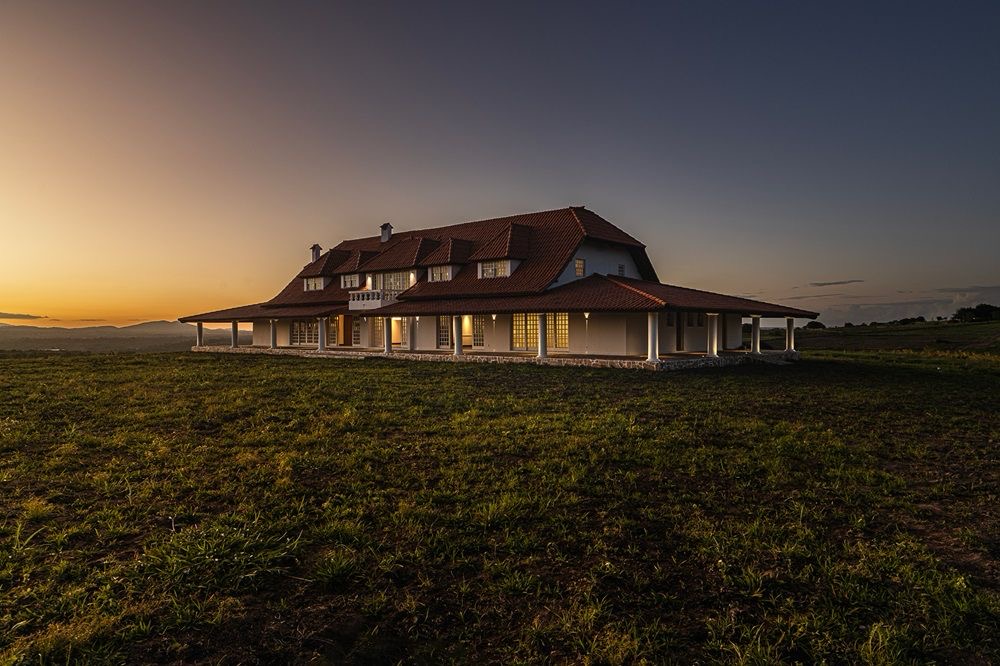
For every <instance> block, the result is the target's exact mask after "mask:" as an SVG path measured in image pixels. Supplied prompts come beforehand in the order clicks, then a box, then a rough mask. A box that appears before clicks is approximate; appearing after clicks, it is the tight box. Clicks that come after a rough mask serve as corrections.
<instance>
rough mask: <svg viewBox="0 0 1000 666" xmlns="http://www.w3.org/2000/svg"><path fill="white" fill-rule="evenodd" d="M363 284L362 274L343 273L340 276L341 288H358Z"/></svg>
mask: <svg viewBox="0 0 1000 666" xmlns="http://www.w3.org/2000/svg"><path fill="white" fill-rule="evenodd" d="M360 284H361V276H360V275H358V274H357V273H354V274H353V275H341V276H340V288H341V289H357V288H358V285H360Z"/></svg>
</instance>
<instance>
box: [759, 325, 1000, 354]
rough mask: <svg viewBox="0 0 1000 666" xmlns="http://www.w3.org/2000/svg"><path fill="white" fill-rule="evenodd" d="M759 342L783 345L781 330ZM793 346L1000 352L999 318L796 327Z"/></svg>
mask: <svg viewBox="0 0 1000 666" xmlns="http://www.w3.org/2000/svg"><path fill="white" fill-rule="evenodd" d="M762 341H763V342H765V343H767V342H770V343H771V346H773V347H774V348H776V349H780V348H783V346H784V331H782V330H776V329H771V330H769V331H767V335H766V336H762ZM795 345H796V347H798V348H799V349H802V350H812V349H837V350H840V351H875V350H881V351H886V350H903V349H908V350H912V351H924V350H932V351H959V352H989V353H993V354H997V353H1000V321H994V322H981V323H979V322H977V323H955V322H926V323H919V324H905V325H902V326H899V325H897V326H889V325H879V326H853V327H851V328H842V327H838V328H826V329H799V330H797V331H796V332H795Z"/></svg>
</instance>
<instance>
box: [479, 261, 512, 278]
mask: <svg viewBox="0 0 1000 666" xmlns="http://www.w3.org/2000/svg"><path fill="white" fill-rule="evenodd" d="M509 266H510V264H508V263H507V260H506V259H499V260H497V261H481V262H479V269H480V271H481V273H480V277H484V278H494V277H508V276H509V275H510V272H509V271H508V267H509Z"/></svg>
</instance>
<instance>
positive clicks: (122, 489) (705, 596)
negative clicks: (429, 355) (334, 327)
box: [0, 352, 1000, 664]
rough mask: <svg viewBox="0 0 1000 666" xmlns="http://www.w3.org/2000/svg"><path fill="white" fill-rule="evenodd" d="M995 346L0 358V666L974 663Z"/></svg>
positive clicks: (995, 418)
mask: <svg viewBox="0 0 1000 666" xmlns="http://www.w3.org/2000/svg"><path fill="white" fill-rule="evenodd" d="M998 408H1000V357H998V356H996V355H994V354H955V353H933V352H925V353H911V352H882V353H866V352H856V353H838V352H811V353H808V354H807V355H806V358H805V360H803V361H802V362H800V363H797V364H794V365H790V366H787V367H758V366H748V367H740V368H732V369H727V370H723V371H714V370H706V371H689V372H683V373H677V374H672V373H671V374H663V375H656V374H652V373H647V372H637V371H615V370H589V369H587V370H585V369H579V368H572V369H561V368H542V367H534V366H517V365H499V366H482V365H464V364H447V363H441V364H437V363H404V362H393V361H385V360H366V361H353V360H325V359H324V360H311V359H300V358H285V357H269V356H229V355H226V356H221V355H220V356H214V355H207V354H198V355H195V354H172V355H144V356H139V355H133V356H99V355H94V356H83V355H81V356H59V355H51V356H44V355H30V354H7V355H3V356H0V488H2V494H0V663H25V664H27V663H31V664H38V663H55V662H58V663H66V662H67V661H70V662H88V661H89V662H98V663H106V662H127V663H143V662H168V663H169V662H178V663H179V662H184V663H192V662H194V663H212V664H236V663H261V662H266V663H302V662H308V661H315V662H318V663H343V662H347V663H394V662H397V661H401V660H402V661H405V662H407V663H441V662H446V663H447V662H460V663H474V662H481V663H511V662H574V663H575V662H587V661H589V662H590V663H595V664H598V663H600V664H605V663H607V664H616V663H636V662H641V661H642V660H647V661H649V662H655V663H660V662H664V661H666V662H692V661H700V662H703V663H704V662H717V661H718V662H743V663H760V662H772V661H778V660H783V661H788V662H794V661H799V662H804V663H812V662H820V661H828V662H830V663H858V662H865V663H900V662H911V661H920V662H926V661H937V662H939V663H957V664H977V663H978V664H987V663H991V662H992V663H996V662H1000V563H998V561H1000V497H998V495H1000V462H998V458H1000V456H998V453H997V446H998V438H1000V415H998V412H1000V409H998Z"/></svg>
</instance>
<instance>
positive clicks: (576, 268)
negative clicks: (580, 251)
mask: <svg viewBox="0 0 1000 666" xmlns="http://www.w3.org/2000/svg"><path fill="white" fill-rule="evenodd" d="M573 272H574V274H575V275H576V277H586V275H587V260H586V259H584V258H583V257H577V258H576V259H574V260H573Z"/></svg>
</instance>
